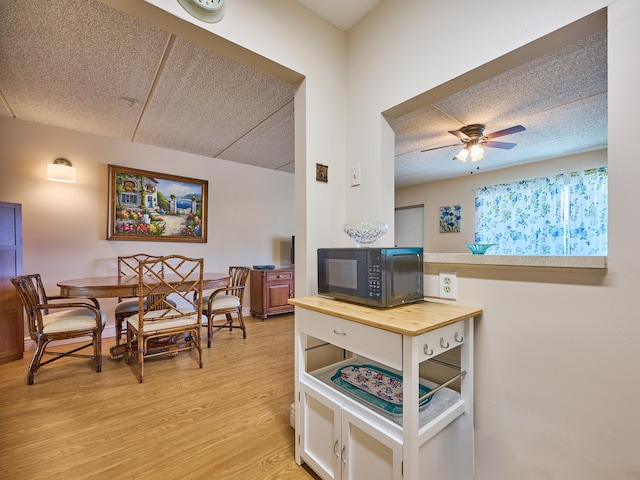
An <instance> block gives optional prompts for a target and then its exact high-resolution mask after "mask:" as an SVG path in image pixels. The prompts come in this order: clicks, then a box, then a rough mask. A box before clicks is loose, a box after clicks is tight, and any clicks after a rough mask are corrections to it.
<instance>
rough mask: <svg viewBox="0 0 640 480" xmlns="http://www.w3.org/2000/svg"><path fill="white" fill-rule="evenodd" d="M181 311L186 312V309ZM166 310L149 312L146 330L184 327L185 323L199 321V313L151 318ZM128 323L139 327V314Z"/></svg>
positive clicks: (192, 323)
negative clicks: (158, 318)
mask: <svg viewBox="0 0 640 480" xmlns="http://www.w3.org/2000/svg"><path fill="white" fill-rule="evenodd" d="M180 311H182V312H186V310H180ZM164 312H167V310H153V311H151V312H148V313H147V316H146V317H145V322H144V331H145V332H153V331H155V330H162V329H164V328H174V327H182V326H185V325H195V324H196V323H198V315H189V316H185V317H178V318H170V319H167V320H156V321H153V320H150V319H151V318H157V317H160V316H161V315H162V314H163V313H164ZM174 313H175V312H174ZM200 321H201V322H202V321H206V317H205V316H204V315H203V316H202V319H201V320H200ZM127 323H130V324H131V325H132V326H134V327H135V328H139V322H138V314H137V313H135V314H133V315H131V316H130V317H129V318H127Z"/></svg>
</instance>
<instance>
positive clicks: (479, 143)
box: [421, 123, 526, 162]
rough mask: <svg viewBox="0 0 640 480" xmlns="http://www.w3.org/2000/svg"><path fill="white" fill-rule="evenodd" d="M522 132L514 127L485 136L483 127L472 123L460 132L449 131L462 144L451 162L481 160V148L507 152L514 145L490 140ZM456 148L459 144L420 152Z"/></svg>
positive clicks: (482, 150) (521, 129)
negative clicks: (501, 149)
mask: <svg viewBox="0 0 640 480" xmlns="http://www.w3.org/2000/svg"><path fill="white" fill-rule="evenodd" d="M524 130H526V129H525V128H524V127H523V126H522V125H516V126H514V127H510V128H505V129H504V130H498V131H497V132H493V133H488V134H486V135H485V134H484V125H481V124H479V123H473V124H471V125H465V126H464V127H462V128H461V129H460V130H453V131H449V133H450V134H451V135H455V136H456V137H458V138H459V139H460V140H462V143H463V144H464V146H463V147H462V149H461V150H460V151H459V152H458V153H457V154H456V155H455V156H454V157H453V160H462V161H463V162H466V161H467V158H468V157H470V159H471V161H472V162H477V161H478V160H482V158H484V148H482V147H493V148H503V149H506V150H509V149H511V148H513V147H515V146H516V144H515V143H508V142H494V141H493V140H492V139H493V138H497V137H503V136H505V135H511V134H512V133H518V132H522V131H524ZM457 146H460V144H459V143H454V144H452V145H444V146H442V147H434V148H427V149H425V150H421V152H429V151H431V150H439V149H441V148H449V147H457Z"/></svg>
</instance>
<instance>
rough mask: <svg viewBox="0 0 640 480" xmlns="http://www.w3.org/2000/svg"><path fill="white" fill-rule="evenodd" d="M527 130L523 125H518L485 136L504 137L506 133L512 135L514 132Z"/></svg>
mask: <svg viewBox="0 0 640 480" xmlns="http://www.w3.org/2000/svg"><path fill="white" fill-rule="evenodd" d="M524 130H526V128H524V127H523V126H522V125H516V126H515V127H511V128H505V129H504V130H498V131H497V132H493V133H489V134H487V135H485V138H496V137H503V136H505V135H511V134H512V133H518V132H522V131H524Z"/></svg>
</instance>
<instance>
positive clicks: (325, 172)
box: [316, 163, 329, 182]
mask: <svg viewBox="0 0 640 480" xmlns="http://www.w3.org/2000/svg"><path fill="white" fill-rule="evenodd" d="M316 180H317V181H318V182H328V181H329V166H328V165H322V164H321V163H316Z"/></svg>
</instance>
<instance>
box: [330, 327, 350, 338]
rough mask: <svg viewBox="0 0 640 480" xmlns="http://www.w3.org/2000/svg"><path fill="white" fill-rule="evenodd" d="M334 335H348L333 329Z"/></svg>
mask: <svg viewBox="0 0 640 480" xmlns="http://www.w3.org/2000/svg"><path fill="white" fill-rule="evenodd" d="M333 333H335V334H336V335H342V336H343V337H344V336H345V335H346V334H347V333H346V332H341V331H340V330H336V329H335V328H334V329H333Z"/></svg>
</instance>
